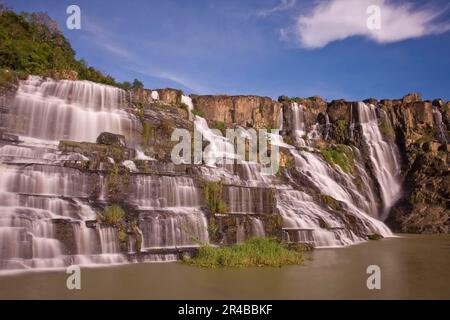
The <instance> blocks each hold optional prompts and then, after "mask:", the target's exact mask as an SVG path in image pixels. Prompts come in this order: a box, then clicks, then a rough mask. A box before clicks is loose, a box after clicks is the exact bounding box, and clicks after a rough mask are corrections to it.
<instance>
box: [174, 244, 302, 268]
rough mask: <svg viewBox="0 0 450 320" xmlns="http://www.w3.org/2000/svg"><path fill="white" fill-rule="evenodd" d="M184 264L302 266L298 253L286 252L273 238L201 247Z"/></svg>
mask: <svg viewBox="0 0 450 320" xmlns="http://www.w3.org/2000/svg"><path fill="white" fill-rule="evenodd" d="M183 262H184V263H187V264H191V265H195V266H199V267H205V268H217V267H251V266H257V267H263V266H268V267H281V266H284V265H300V264H303V262H304V259H303V255H302V254H301V253H300V252H295V251H291V250H288V249H287V248H286V247H285V246H284V245H283V244H282V243H280V242H278V241H277V240H276V239H274V238H263V237H254V238H251V239H248V240H247V241H245V242H244V243H242V244H235V245H232V246H229V247H221V248H217V247H212V246H202V247H200V249H199V251H198V253H197V254H196V255H195V256H194V257H193V258H190V259H183Z"/></svg>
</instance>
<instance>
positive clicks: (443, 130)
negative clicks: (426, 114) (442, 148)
mask: <svg viewBox="0 0 450 320" xmlns="http://www.w3.org/2000/svg"><path fill="white" fill-rule="evenodd" d="M432 112H433V118H434V123H435V125H436V126H437V127H438V130H439V139H440V141H441V143H443V144H447V127H446V126H445V124H444V122H443V121H442V114H441V113H440V112H439V110H438V109H437V108H436V107H433V110H432Z"/></svg>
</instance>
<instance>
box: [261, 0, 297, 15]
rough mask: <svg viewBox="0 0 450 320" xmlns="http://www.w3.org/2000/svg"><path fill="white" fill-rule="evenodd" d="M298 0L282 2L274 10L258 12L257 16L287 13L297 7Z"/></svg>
mask: <svg viewBox="0 0 450 320" xmlns="http://www.w3.org/2000/svg"><path fill="white" fill-rule="evenodd" d="M296 2H297V0H280V2H279V3H278V4H277V5H276V6H275V7H273V8H269V9H264V10H261V11H258V13H257V15H258V16H261V17H267V16H270V15H272V14H274V13H276V12H280V11H285V10H288V9H290V8H292V7H294V6H295V3H296Z"/></svg>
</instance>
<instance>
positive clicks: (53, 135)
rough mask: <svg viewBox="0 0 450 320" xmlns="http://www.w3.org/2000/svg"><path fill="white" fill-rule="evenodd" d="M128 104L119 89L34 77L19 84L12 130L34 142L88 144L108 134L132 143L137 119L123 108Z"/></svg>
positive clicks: (123, 92)
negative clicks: (73, 141) (122, 137)
mask: <svg viewBox="0 0 450 320" xmlns="http://www.w3.org/2000/svg"><path fill="white" fill-rule="evenodd" d="M125 101H126V96H125V91H123V90H121V89H118V88H115V87H111V86H106V85H101V84H97V83H93V82H89V81H67V80H61V81H55V80H44V79H42V78H41V77H37V76H30V77H29V78H28V80H26V81H22V82H21V83H20V85H19V88H18V91H17V94H16V97H15V99H14V102H13V105H12V108H11V111H10V115H11V121H10V123H9V124H8V130H9V131H10V132H12V133H15V134H18V135H21V136H28V137H32V138H34V139H41V140H49V141H59V140H63V139H66V140H75V141H86V142H95V141H96V139H97V137H98V135H99V134H100V133H101V132H104V131H107V132H112V133H117V134H123V135H125V136H126V137H127V138H128V140H129V141H132V140H133V139H132V135H133V133H134V126H135V119H134V118H133V117H131V116H130V114H128V113H126V112H125V111H124V110H122V109H121V108H123V106H124V105H125ZM19 120H20V121H19Z"/></svg>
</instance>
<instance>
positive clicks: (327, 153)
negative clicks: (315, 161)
mask: <svg viewBox="0 0 450 320" xmlns="http://www.w3.org/2000/svg"><path fill="white" fill-rule="evenodd" d="M320 153H321V154H322V156H323V158H324V159H325V160H326V161H327V162H328V163H330V164H331V165H337V166H339V167H340V168H341V169H342V170H343V171H344V172H346V173H351V172H352V171H353V160H354V159H353V152H352V150H351V148H350V147H348V146H346V145H336V146H332V147H330V148H325V149H322V150H320Z"/></svg>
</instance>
